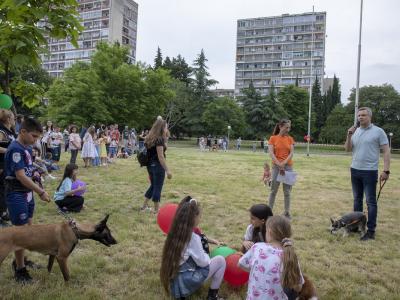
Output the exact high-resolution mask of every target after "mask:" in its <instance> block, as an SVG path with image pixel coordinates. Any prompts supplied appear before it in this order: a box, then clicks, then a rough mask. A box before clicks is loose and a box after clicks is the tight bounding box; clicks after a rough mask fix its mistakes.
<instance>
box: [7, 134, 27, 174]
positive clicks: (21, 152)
mask: <svg viewBox="0 0 400 300" xmlns="http://www.w3.org/2000/svg"><path fill="white" fill-rule="evenodd" d="M22 169H24V170H25V175H26V176H28V177H30V178H31V177H32V174H33V162H32V148H31V147H25V146H23V145H21V144H20V143H19V142H18V141H17V140H15V141H12V142H11V144H10V146H8V148H7V152H6V156H5V168H4V170H5V175H6V177H7V176H10V177H14V178H17V176H16V174H15V173H16V172H17V171H19V170H22Z"/></svg>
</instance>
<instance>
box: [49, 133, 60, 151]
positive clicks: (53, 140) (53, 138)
mask: <svg viewBox="0 0 400 300" xmlns="http://www.w3.org/2000/svg"><path fill="white" fill-rule="evenodd" d="M62 139H63V135H62V133H61V132H52V133H51V134H50V145H51V147H58V146H59V145H60V144H61V141H62Z"/></svg>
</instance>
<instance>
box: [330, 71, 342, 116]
mask: <svg viewBox="0 0 400 300" xmlns="http://www.w3.org/2000/svg"><path fill="white" fill-rule="evenodd" d="M339 103H341V92H340V85H339V79H338V78H337V77H336V75H334V76H333V85H332V101H331V105H330V107H329V109H330V110H329V112H331V111H332V109H334V108H335V107H336V105H337V104H339Z"/></svg>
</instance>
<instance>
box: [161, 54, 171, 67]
mask: <svg viewBox="0 0 400 300" xmlns="http://www.w3.org/2000/svg"><path fill="white" fill-rule="evenodd" d="M163 68H164V69H167V70H171V69H172V62H171V59H170V58H169V57H168V56H167V57H166V58H165V60H164V64H163Z"/></svg>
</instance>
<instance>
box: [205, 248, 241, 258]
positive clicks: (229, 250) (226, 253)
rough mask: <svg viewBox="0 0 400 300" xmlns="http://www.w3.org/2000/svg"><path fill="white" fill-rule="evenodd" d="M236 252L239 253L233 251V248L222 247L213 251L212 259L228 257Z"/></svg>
mask: <svg viewBox="0 0 400 300" xmlns="http://www.w3.org/2000/svg"><path fill="white" fill-rule="evenodd" d="M236 252H237V251H236V250H233V249H232V248H229V247H226V246H222V247H218V248H216V249H214V250H213V251H211V255H210V257H211V258H213V257H214V256H217V255H222V256H223V257H227V256H229V255H231V254H234V253H236Z"/></svg>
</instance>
